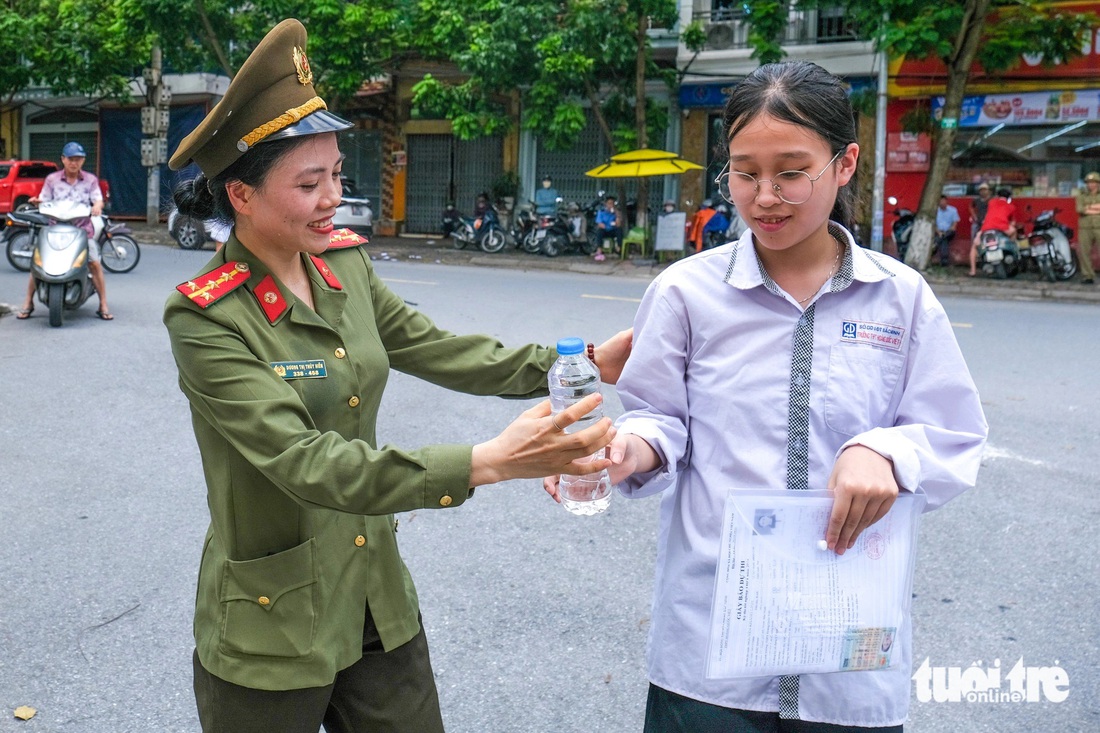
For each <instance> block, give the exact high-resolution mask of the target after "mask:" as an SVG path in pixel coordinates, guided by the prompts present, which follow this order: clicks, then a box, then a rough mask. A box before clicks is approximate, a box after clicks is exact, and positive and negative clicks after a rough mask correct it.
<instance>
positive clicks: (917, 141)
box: [886, 132, 932, 173]
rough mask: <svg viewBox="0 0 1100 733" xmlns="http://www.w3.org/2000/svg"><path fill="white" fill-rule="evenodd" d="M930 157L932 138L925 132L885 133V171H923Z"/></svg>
mask: <svg viewBox="0 0 1100 733" xmlns="http://www.w3.org/2000/svg"><path fill="white" fill-rule="evenodd" d="M931 158H932V139H931V138H930V137H929V136H928V135H926V134H925V133H923V132H922V133H920V134H917V133H912V132H889V133H887V134H886V172H887V173H923V172H925V171H927V170H928V165H929V161H930V160H931Z"/></svg>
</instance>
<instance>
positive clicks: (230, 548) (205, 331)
mask: <svg viewBox="0 0 1100 733" xmlns="http://www.w3.org/2000/svg"><path fill="white" fill-rule="evenodd" d="M305 48H306V32H305V28H303V27H302V25H301V24H300V23H299V22H298V21H296V20H287V21H283V22H282V23H280V24H279V25H278V26H276V27H275V28H274V29H273V30H272V31H271V32H270V33H269V34H268V35H267V37H266V38H264V40H263V41H262V42H261V43H260V44H259V45H258V46H257V47H256V49H255V50H254V51H253V53H252V55H251V56H250V57H249V59H248V60H247V61H246V62H245V64H244V66H242V67H241V69H240V71H239V72H238V74H237V76H236V77H235V78H234V79H233V82H232V83H231V84H230V86H229V89H228V91H227V92H226V95H225V97H224V98H223V100H222V101H221V102H220V103H219V104H218V105H217V106H216V107H215V108H214V109H213V110H212V111H211V113H210V114H209V115H208V116H207V117H206V119H205V120H204V121H203V122H202V123H201V124H200V125H199V126H198V127H197V128H196V129H195V130H194V132H192V133H191V134H190V135H189V136H188V137H187V138H186V139H184V141H183V142H182V143H181V144H180V147H179V149H178V150H177V151H176V153H175V155H174V156H173V157H172V161H171V167H172V168H173V169H179V168H180V167H182V166H184V165H186V164H187V163H189V162H190V161H194V162H195V163H196V164H198V166H199V168H200V169H201V170H202V175H201V176H199V177H198V178H197V179H195V180H194V181H193V182H189V183H188V184H184V185H183V186H182V187H181V188H180V190H178V191H177V193H176V199H177V204H178V205H179V207H180V209H181V210H182V211H183V212H184V213H189V214H191V215H193V216H197V217H198V218H200V219H205V218H208V217H209V216H210V215H211V214H215V215H220V216H222V217H228V218H231V219H233V220H234V229H233V235H232V236H231V237H230V238H229V241H228V242H227V243H226V245H225V247H223V248H222V249H221V251H220V252H218V253H216V254H215V256H214V258H213V259H212V260H211V261H210V263H209V264H208V265H207V267H206V268H204V271H203V272H202V273H201V274H199V275H197V276H195V277H194V278H192V279H190V280H189V281H188V282H186V283H183V284H181V285H180V286H179V287H178V288H177V290H178V291H179V292H177V293H173V294H172V296H171V297H170V298H169V300H168V303H167V306H166V308H165V314H164V322H165V324H166V325H167V327H168V331H169V333H170V336H171V342H172V352H173V354H174V356H175V359H176V364H177V366H178V368H179V383H180V387H181V389H182V390H183V392H184V394H185V395H186V396H187V398H188V400H189V401H190V404H191V413H192V421H193V424H194V429H195V436H196V438H197V440H198V445H199V450H200V453H201V454H202V459H203V469H204V472H205V475H206V482H207V489H208V504H209V506H210V515H211V524H210V529H209V531H208V533H207V537H206V542H205V546H204V548H203V554H202V563H201V567H200V570H199V580H198V595H197V600H196V612H195V625H194V626H195V640H196V651H195V655H194V659H195V663H194V667H195V695H196V699H197V701H198V708H199V718H200V720H201V722H202V726H203V729H204V730H206V731H234V732H235V733H239V732H240V731H249V730H264V731H270V730H279V731H309V732H310V733H315V732H316V731H317V730H318V728H319V727H320V725H322V723H323V724H324V726H325V728H326V730H328V731H329V732H330V733H332V732H333V731H367V730H369V731H417V732H418V733H419V732H423V731H440V730H442V722H441V718H440V713H439V702H438V699H437V696H436V690H435V685H434V682H433V679H432V670H431V665H430V662H429V658H428V650H427V643H426V640H425V637H424V632H423V629H422V628H421V625H420V623H419V614H418V607H417V599H416V592H415V590H414V589H413V584H412V581H411V579H410V577H409V574H408V571H407V570H406V568H405V566H404V563H403V562H402V561H401V558H400V556H399V555H398V551H397V543H396V540H395V538H394V523H393V519H392V516H391V515H392V513H394V512H400V511H408V510H413V509H419V508H424V507H453V506H457V505H459V504H462V503H463V502H464V501H465V500H466V499H467V498H468V496H469V494H470V493H471V489H472V487H474V486H476V485H478V484H485V483H493V482H497V481H504V480H507V479H512V478H535V477H541V476H545V475H548V474H552V473H558V472H560V471H563V470H567V466H568V467H569V468H568V472H570V473H576V472H578V470H580V466H579V464H574V463H572V461H574V460H575V459H578V458H584V457H585V456H589V455H591V454H592V453H593V451H595V450H597V449H599V448H600V447H602V446H604V445H606V444H607V443H608V442H609V441H610V440H611V437H612V435H613V430H612V429H611V428H610V423H609V421H607V420H603V421H601V422H600V424H598V425H596V426H594V427H592V428H589V429H587V430H584V431H582V432H579V433H576V434H574V435H566V434H565V433H564V432H563V431H562V430H561V428H563V427H565V426H567V425H569V424H571V423H572V422H575V421H576V419H577V418H578V417H580V416H582V415H584V414H585V413H586V412H587V411H589V410H591V409H592V408H594V407H595V405H596V404H597V401H598V397H593V398H592V399H590V400H589V401H586V402H582V403H580V404H578V405H576V406H575V407H574V408H573V409H572V410H570V411H569V412H567V413H562V414H561V415H559V416H557V418H556V420H557V422H555V418H552V417H551V416H550V410H549V405H548V403H546V402H543V403H541V404H540V405H538V406H536V407H534V408H532V409H530V410H528V411H527V412H525V413H523V414H522V415H521V416H520V417H519V418H518V419H517V420H516V421H515V422H513V423H512V424H511V425H509V426H508V427H507V428H506V429H505V430H504V432H502V433H501V434H500V435H499V436H498V437H496V438H494V439H493V440H490V441H488V442H486V443H482V444H480V445H475V446H468V445H433V446H428V447H425V448H421V449H419V450H399V449H396V448H391V447H385V448H382V449H378V448H376V447H375V444H376V440H375V421H376V416H377V411H378V406H379V401H380V399H381V396H382V390H383V386H384V384H385V380H386V377H387V373H388V370H389V369H390V368H394V369H398V370H401V371H403V372H407V373H409V374H413V375H416V376H419V377H422V378H424V379H426V380H429V381H431V382H434V383H436V384H440V385H443V386H446V387H449V388H452V389H456V390H461V391H463V392H468V393H473V394H495V395H501V396H509V397H530V396H535V395H539V394H545V385H546V381H545V380H546V371H547V369H548V368H549V367H550V365H551V364H552V363H553V360H554V358H555V354H554V353H553V351H552V350H551V349H546V348H541V347H537V346H527V347H523V348H518V349H505V348H504V347H502V346H501V345H500V344H499V343H497V342H495V341H494V340H492V339H490V338H488V337H484V336H456V335H454V334H451V333H447V332H445V331H442V330H440V329H438V328H436V327H435V326H434V325H433V324H432V323H431V321H429V320H428V319H427V318H425V317H424V316H422V315H420V314H419V313H417V312H415V311H413V310H411V309H410V308H408V307H407V306H406V305H405V304H404V302H403V301H402V300H401V299H400V298H398V297H397V296H395V295H394V294H393V293H391V292H390V291H389V290H387V288H386V287H385V286H384V285H383V284H382V282H381V281H380V280H379V279H378V277H377V276H376V274H375V273H374V271H373V269H372V268H371V264H370V260H369V258H368V257H367V256H366V254H365V252H364V251H363V250H362V248H360V247H358V246H353V245H356V244H358V243H360V242H362V241H363V240H362V239H359V238H358V237H356V236H355V235H353V234H351V233H345V232H336V233H334V232H332V218H331V217H332V215H333V213H334V211H335V207H336V205H337V204H338V203H339V202H340V167H341V161H342V157H343V156H341V155H340V152H339V149H338V148H337V143H336V132H337V131H339V130H342V129H345V128H347V127H349V126H350V125H349V123H347V122H345V121H344V120H342V119H340V118H339V117H336V116H335V115H333V114H330V113H329V112H328V111H327V110H326V109H325V104H324V102H323V101H322V100H321V99H320V98H319V97H317V96H316V95H315V93H314V89H313V84H312V72H311V70H310V67H309V61H308V59H307V57H306V54H305ZM628 350H629V333H628V332H624V333H623V334H620V335H619V336H617V337H615V338H613V339H611V340H610V341H608V342H607V343H606V344H604V345H603V346H601V347H600V349H599V350H598V351H597V356H596V359H597V361H599V362H601V367H602V368H603V370H604V374H605V377H607V378H608V381H612V382H613V381H614V380H615V379H616V378H617V376H618V372H619V371H620V370H621V368H622V363H623V362H624V361H625V358H626V354H627V352H628ZM609 463H610V462H609V461H601V462H599V463H598V464H597V463H593V464H586V465H589V466H590V468H588V469H585V470H592V469H597V470H598V469H600V468H602V467H603V465H607V464H609ZM600 464H602V465H600Z"/></svg>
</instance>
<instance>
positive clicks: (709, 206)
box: [702, 199, 714, 209]
mask: <svg viewBox="0 0 1100 733" xmlns="http://www.w3.org/2000/svg"><path fill="white" fill-rule="evenodd" d="M702 206H703V208H704V209H713V208H714V202H713V201H711V200H710V199H703V204H702Z"/></svg>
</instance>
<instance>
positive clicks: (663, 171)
mask: <svg viewBox="0 0 1100 733" xmlns="http://www.w3.org/2000/svg"><path fill="white" fill-rule="evenodd" d="M702 169H703V166H701V165H698V164H697V163H692V162H691V161H690V160H684V159H683V158H681V157H679V156H678V155H677V154H676V153H670V152H668V151H665V150H650V149H649V148H642V149H641V150H631V151H630V152H627V153H619V154H618V155H612V156H611V159H610V160H608V162H606V163H604V164H603V165H598V166H596V167H595V168H593V169H592V170H590V171H586V172H585V175H586V176H589V177H591V178H642V177H647V176H667V175H680V174H681V173H686V172H687V171H695V170H702Z"/></svg>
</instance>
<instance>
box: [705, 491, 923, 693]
mask: <svg viewBox="0 0 1100 733" xmlns="http://www.w3.org/2000/svg"><path fill="white" fill-rule="evenodd" d="M924 504H925V498H924V496H923V495H920V494H911V493H908V492H902V493H901V494H899V495H898V498H897V500H896V501H895V502H894V505H893V506H892V507H891V508H890V511H889V512H888V513H887V514H886V516H885V517H883V518H882V519H880V520H879V521H878V522H876V523H875V524H873V525H871V526H870V527H868V528H867V529H865V530H863V532H862V533H861V534H860V536H859V538H858V539H857V540H856V544H855V546H854V547H852V549H850V550H848V551H847V552H845V554H844V555H842V556H841V555H837V554H836V553H835V552H833V551H832V550H821V549H819V545H818V541H819V540H822V539H824V537H825V530H826V528H827V526H828V522H829V514H830V512H831V511H832V507H833V499H832V495H831V494H830V493H829V492H826V491H782V490H780V491H776V490H745V489H734V490H731V491H730V492H729V496H728V498H727V499H726V507H725V520H724V525H723V530H722V544H721V550H720V553H719V557H718V570H717V574H716V578H715V586H714V603H713V605H712V607H711V619H710V624H711V628H710V648H709V650H708V660H707V677H708V678H711V679H716V678H728V677H761V676H769V675H780V674H801V673H811V672H850V671H856V670H870V669H885V668H888V667H892V666H894V664H895V661H894V659H895V655H894V654H893V651H894V638H895V636H896V635H897V632H898V629H899V628H900V627H901V624H902V620H903V618H904V615H905V613H907V611H908V608H909V605H910V600H911V598H912V595H911V594H912V582H913V565H914V562H915V558H916V537H917V528H918V524H919V522H920V516H921V512H922V510H923V508H924Z"/></svg>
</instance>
